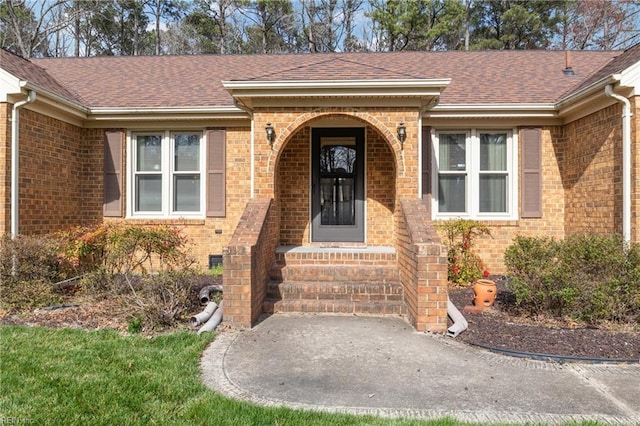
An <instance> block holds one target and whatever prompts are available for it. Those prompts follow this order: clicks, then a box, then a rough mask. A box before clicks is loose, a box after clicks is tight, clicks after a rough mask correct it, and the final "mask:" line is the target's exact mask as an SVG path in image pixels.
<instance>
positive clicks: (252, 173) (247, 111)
mask: <svg viewBox="0 0 640 426" xmlns="http://www.w3.org/2000/svg"><path fill="white" fill-rule="evenodd" d="M233 103H234V105H235V106H236V107H237V108H240V109H241V110H243V111H244V112H246V113H247V114H249V118H251V142H250V143H251V145H250V148H249V150H250V155H251V165H250V168H251V172H250V173H251V179H250V180H251V197H250V198H253V194H254V191H255V159H254V151H255V137H254V135H253V133H254V132H253V131H254V128H255V126H254V121H253V110H252V109H251V108H249V107H248V106H246V105H243V104H242V103H240V101H239V100H237V99H235V98H234V99H233Z"/></svg>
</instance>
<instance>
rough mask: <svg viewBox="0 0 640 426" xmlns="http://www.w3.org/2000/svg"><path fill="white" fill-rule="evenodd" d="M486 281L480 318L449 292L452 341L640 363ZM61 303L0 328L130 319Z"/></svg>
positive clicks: (606, 338) (639, 338) (609, 339)
mask: <svg viewBox="0 0 640 426" xmlns="http://www.w3.org/2000/svg"><path fill="white" fill-rule="evenodd" d="M492 278H493V279H494V281H495V282H496V284H497V285H498V297H497V299H496V303H495V305H494V307H493V308H492V309H489V310H485V311H484V312H483V313H481V314H472V313H467V312H464V311H463V310H464V307H465V306H467V305H473V290H472V289H471V288H470V287H452V288H450V289H449V297H450V299H451V301H452V302H453V304H454V305H455V306H456V307H457V308H458V309H459V310H460V312H462V313H463V315H464V317H465V319H466V320H467V322H468V323H469V327H468V328H467V330H465V331H464V332H462V333H461V334H460V335H458V336H457V337H456V340H458V341H462V342H466V343H468V344H471V345H480V346H485V347H491V348H495V349H498V350H508V351H518V352H526V353H535V354H547V355H556V356H560V357H580V358H592V359H600V358H602V359H626V360H629V359H631V360H638V359H640V331H639V329H638V327H637V326H636V328H635V330H630V329H629V328H630V327H627V329H620V330H618V329H613V328H606V327H595V326H589V325H584V324H577V323H574V322H571V321H570V320H557V319H550V318H527V317H526V316H524V315H522V313H521V312H518V311H517V308H516V306H515V300H514V298H513V296H512V295H511V294H510V292H509V291H508V290H507V288H506V286H505V282H504V280H503V279H502V278H501V277H492ZM207 281H210V279H208V280H207ZM213 281H215V282H203V283H201V284H202V285H205V284H211V283H219V282H220V281H221V277H218V278H217V279H215V280H213ZM194 297H196V294H194ZM66 302H67V304H68V306H60V307H58V308H57V309H51V310H46V309H37V310H34V311H31V312H25V313H21V314H8V313H6V312H2V311H0V324H23V325H31V326H35V325H38V326H49V327H74V328H84V329H89V330H96V329H100V328H112V329H116V330H119V331H121V332H125V331H126V330H127V324H128V322H129V319H130V318H131V316H132V313H131V312H127V310H126V309H123V308H122V303H121V302H120V301H118V300H101V301H98V302H96V301H91V300H82V299H80V300H78V299H77V298H69V299H68V300H66ZM187 321H188V318H185V324H184V326H183V327H179V328H182V329H186V328H188V325H187V324H188V323H187Z"/></svg>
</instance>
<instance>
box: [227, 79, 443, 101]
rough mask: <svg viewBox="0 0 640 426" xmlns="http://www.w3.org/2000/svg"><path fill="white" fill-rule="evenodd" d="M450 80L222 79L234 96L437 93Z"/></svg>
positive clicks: (409, 94) (410, 94)
mask: <svg viewBox="0 0 640 426" xmlns="http://www.w3.org/2000/svg"><path fill="white" fill-rule="evenodd" d="M449 83H451V79H448V78H447V79H406V80H276V81H228V80H227V81H223V82H222V85H223V86H224V88H225V89H226V90H227V91H228V92H229V93H230V94H231V95H233V96H234V97H241V98H255V97H291V96H299V97H304V96H321V97H327V96H434V95H435V96H437V95H439V94H440V92H442V90H444V89H445V88H446V87H447V86H448V85H449Z"/></svg>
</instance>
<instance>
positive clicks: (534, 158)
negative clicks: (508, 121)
mask: <svg viewBox="0 0 640 426" xmlns="http://www.w3.org/2000/svg"><path fill="white" fill-rule="evenodd" d="M520 135H521V138H520V140H521V141H522V196H521V201H522V213H521V217H523V218H541V217H542V131H541V130H540V129H521V131H520Z"/></svg>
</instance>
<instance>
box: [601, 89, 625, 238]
mask: <svg viewBox="0 0 640 426" xmlns="http://www.w3.org/2000/svg"><path fill="white" fill-rule="evenodd" d="M604 93H605V94H606V95H607V96H609V97H611V98H613V99H615V100H617V101H618V102H620V103H622V236H623V238H624V241H625V242H627V243H629V242H631V102H629V99H627V98H625V97H624V96H620V95H618V94H617V93H614V92H613V86H612V85H611V84H607V86H605V88H604Z"/></svg>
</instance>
